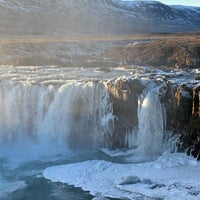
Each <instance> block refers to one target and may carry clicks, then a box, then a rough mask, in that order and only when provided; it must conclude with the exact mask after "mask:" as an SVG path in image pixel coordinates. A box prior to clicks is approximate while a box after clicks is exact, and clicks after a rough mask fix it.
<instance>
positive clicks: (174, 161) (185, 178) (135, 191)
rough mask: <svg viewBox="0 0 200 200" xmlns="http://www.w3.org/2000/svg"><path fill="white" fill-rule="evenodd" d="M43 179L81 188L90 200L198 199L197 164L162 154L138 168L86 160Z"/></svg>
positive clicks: (45, 173)
mask: <svg viewBox="0 0 200 200" xmlns="http://www.w3.org/2000/svg"><path fill="white" fill-rule="evenodd" d="M43 176H44V177H45V178H46V179H49V180H51V181H53V182H62V183H66V184H69V185H74V186H75V187H81V188H82V189H83V190H85V191H89V192H90V193H91V194H92V195H94V196H96V197H95V198H94V199H104V198H108V197H111V198H119V199H125V198H127V199H135V198H142V199H152V198H163V199H166V200H178V199H181V200H182V199H190V200H197V199H200V163H199V162H198V161H196V160H195V159H193V158H192V157H189V156H186V155H185V154H181V153H174V154H171V153H168V152H166V153H164V154H163V155H162V156H161V157H159V158H158V159H157V160H156V161H153V162H146V163H140V164H119V163H112V162H107V161H103V160H88V161H85V162H80V163H73V164H68V165H61V166H53V167H49V168H47V169H45V170H44V171H43Z"/></svg>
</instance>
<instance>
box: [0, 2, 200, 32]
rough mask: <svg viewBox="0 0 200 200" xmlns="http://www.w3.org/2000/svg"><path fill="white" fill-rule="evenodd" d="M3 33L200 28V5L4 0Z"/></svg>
mask: <svg viewBox="0 0 200 200" xmlns="http://www.w3.org/2000/svg"><path fill="white" fill-rule="evenodd" d="M0 17H1V20H0V27H1V28H0V35H24V34H25V35H71V34H73V35H79V34H118V33H120V34H130V33H149V32H172V31H173V32H174V31H184V30H185V31H188V30H199V29H200V8H197V7H183V6H182V7H180V6H167V5H165V4H162V3H160V2H156V1H145V2H144V1H120V0H76V1H74V0H32V1H27V0H18V1H16V0H6V1H5V0H1V1H0Z"/></svg>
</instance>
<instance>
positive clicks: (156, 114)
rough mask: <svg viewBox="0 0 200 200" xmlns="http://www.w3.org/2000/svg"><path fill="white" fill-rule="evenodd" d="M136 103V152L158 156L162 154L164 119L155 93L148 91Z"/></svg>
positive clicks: (161, 107)
mask: <svg viewBox="0 0 200 200" xmlns="http://www.w3.org/2000/svg"><path fill="white" fill-rule="evenodd" d="M138 103H139V105H138V122H139V125H138V152H139V153H141V154H143V155H160V154H161V153H162V152H163V138H164V124H165V117H164V110H163V106H162V104H161V102H160V99H159V97H158V94H157V91H156V90H155V89H154V90H149V91H148V92H147V94H146V95H145V97H144V99H143V100H142V99H140V100H139V101H138Z"/></svg>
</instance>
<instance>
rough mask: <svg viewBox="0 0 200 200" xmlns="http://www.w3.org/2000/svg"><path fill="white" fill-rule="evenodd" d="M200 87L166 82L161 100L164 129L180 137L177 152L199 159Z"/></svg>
mask: <svg viewBox="0 0 200 200" xmlns="http://www.w3.org/2000/svg"><path fill="white" fill-rule="evenodd" d="M199 95H200V85H198V84H197V85H196V84H194V85H193V84H185V83H184V84H179V85H177V84H175V85H174V84H173V83H170V82H168V84H167V88H166V95H165V98H164V99H163V102H164V104H165V109H166V119H167V124H166V128H167V129H168V130H170V131H172V132H173V133H174V134H178V135H180V140H179V142H178V149H179V151H187V153H188V154H189V155H192V156H194V157H197V158H198V159H200V114H199Z"/></svg>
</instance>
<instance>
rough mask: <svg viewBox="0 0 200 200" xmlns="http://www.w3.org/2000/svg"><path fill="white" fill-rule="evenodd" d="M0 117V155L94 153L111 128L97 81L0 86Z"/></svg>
mask: <svg viewBox="0 0 200 200" xmlns="http://www.w3.org/2000/svg"><path fill="white" fill-rule="evenodd" d="M0 114H1V115H0V144H1V147H0V150H1V151H0V156H1V157H9V156H11V157H16V156H18V157H21V159H23V158H24V159H39V158H40V157H43V156H51V155H57V154H62V153H66V152H67V151H69V149H73V150H76V149H97V148H98V147H99V146H100V145H101V143H103V138H104V134H109V132H111V131H112V128H113V126H112V105H111V103H110V102H109V96H108V92H107V89H106V87H105V85H104V84H103V83H102V82H97V83H95V82H79V81H66V83H65V84H63V85H60V86H59V85H48V86H45V85H44V84H39V85H37V84H20V83H17V84H15V83H13V84H2V85H1V87H0ZM108 124H109V126H108ZM10 147H12V148H10Z"/></svg>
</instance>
